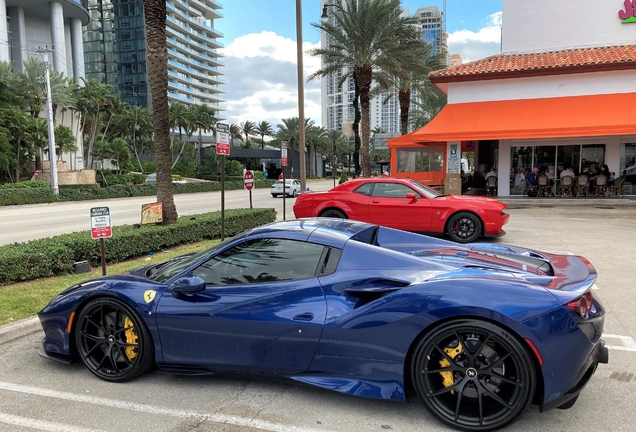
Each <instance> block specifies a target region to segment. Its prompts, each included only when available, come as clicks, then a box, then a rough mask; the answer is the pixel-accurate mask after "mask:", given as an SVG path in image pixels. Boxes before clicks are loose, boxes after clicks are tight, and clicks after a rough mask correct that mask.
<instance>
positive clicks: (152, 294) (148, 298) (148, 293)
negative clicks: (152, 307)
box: [144, 290, 157, 303]
mask: <svg viewBox="0 0 636 432" xmlns="http://www.w3.org/2000/svg"><path fill="white" fill-rule="evenodd" d="M155 294H157V292H156V291H153V290H148V291H146V292H145V293H144V300H146V303H150V302H151V301H152V299H154V298H155Z"/></svg>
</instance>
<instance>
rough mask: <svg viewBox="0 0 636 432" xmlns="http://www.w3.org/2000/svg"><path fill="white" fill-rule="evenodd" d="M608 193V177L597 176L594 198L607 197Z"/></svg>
mask: <svg viewBox="0 0 636 432" xmlns="http://www.w3.org/2000/svg"><path fill="white" fill-rule="evenodd" d="M606 191H607V176H604V175H597V176H596V179H595V182H594V196H595V197H597V196H602V197H604V196H605V192H606Z"/></svg>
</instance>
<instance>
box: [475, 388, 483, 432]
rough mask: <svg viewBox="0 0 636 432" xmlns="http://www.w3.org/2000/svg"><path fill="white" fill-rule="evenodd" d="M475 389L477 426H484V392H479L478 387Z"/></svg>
mask: <svg viewBox="0 0 636 432" xmlns="http://www.w3.org/2000/svg"><path fill="white" fill-rule="evenodd" d="M475 387H477V403H478V405H479V426H483V424H484V392H483V391H481V390H480V388H479V387H480V386H475Z"/></svg>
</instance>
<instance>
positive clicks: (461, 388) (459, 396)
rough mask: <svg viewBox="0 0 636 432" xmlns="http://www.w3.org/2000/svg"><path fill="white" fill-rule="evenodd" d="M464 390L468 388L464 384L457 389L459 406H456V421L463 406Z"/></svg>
mask: <svg viewBox="0 0 636 432" xmlns="http://www.w3.org/2000/svg"><path fill="white" fill-rule="evenodd" d="M464 388H466V384H465V383H464V384H462V385H460V386H459V387H458V389H457V404H456V405H455V421H457V419H458V418H459V408H460V407H461V405H462V397H463V395H464Z"/></svg>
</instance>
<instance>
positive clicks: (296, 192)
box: [292, 189, 298, 198]
mask: <svg viewBox="0 0 636 432" xmlns="http://www.w3.org/2000/svg"><path fill="white" fill-rule="evenodd" d="M297 196H298V191H297V190H296V189H294V191H293V192H292V197H294V198H296V197H297Z"/></svg>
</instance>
